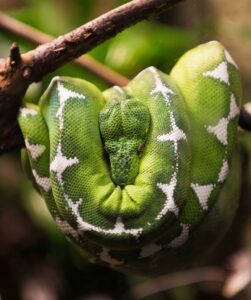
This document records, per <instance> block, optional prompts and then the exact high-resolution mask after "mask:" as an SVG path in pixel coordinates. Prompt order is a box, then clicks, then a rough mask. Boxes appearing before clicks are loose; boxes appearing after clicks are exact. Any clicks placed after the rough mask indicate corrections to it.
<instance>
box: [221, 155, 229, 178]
mask: <svg viewBox="0 0 251 300" xmlns="http://www.w3.org/2000/svg"><path fill="white" fill-rule="evenodd" d="M228 172H229V165H228V162H227V161H226V160H223V163H222V166H221V169H220V172H219V176H218V182H224V181H225V179H226V178H227V175H228Z"/></svg>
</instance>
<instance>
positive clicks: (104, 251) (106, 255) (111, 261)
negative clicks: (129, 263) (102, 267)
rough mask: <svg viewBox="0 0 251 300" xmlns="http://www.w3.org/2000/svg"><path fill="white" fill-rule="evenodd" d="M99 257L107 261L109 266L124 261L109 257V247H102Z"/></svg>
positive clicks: (120, 263)
mask: <svg viewBox="0 0 251 300" xmlns="http://www.w3.org/2000/svg"><path fill="white" fill-rule="evenodd" d="M98 255H99V258H100V259H101V260H102V261H104V262H106V263H108V264H109V265H110V266H117V265H122V264H123V263H124V262H123V261H121V260H118V259H115V258H112V257H111V254H110V253H109V249H107V248H105V247H103V248H102V252H100V253H99V254H98Z"/></svg>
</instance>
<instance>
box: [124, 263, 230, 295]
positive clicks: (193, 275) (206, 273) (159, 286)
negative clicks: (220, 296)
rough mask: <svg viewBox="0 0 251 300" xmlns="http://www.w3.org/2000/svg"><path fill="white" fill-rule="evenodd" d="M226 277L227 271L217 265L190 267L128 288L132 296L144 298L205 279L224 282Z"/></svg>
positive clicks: (204, 280)
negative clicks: (190, 268)
mask: <svg viewBox="0 0 251 300" xmlns="http://www.w3.org/2000/svg"><path fill="white" fill-rule="evenodd" d="M226 278H227V273H226V272H225V271H224V270H222V269H220V268H218V267H205V268H198V269H192V270H188V271H181V272H177V273H173V274H168V275H164V276H160V277H157V278H155V279H152V280H149V281H147V282H144V283H141V284H138V285H136V286H134V287H133V288H132V289H131V290H130V295H132V297H134V298H135V299H144V298H146V297H148V296H151V295H153V294H157V293H160V292H163V291H167V290H170V289H173V288H177V287H180V286H185V285H190V284H195V283H200V282H206V281H214V282H218V283H224V282H225V280H226ZM125 299H126V297H125Z"/></svg>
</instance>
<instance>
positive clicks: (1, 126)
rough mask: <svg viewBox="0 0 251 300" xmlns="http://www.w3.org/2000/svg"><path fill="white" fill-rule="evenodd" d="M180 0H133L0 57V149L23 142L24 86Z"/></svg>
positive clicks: (6, 149)
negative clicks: (19, 121)
mask: <svg viewBox="0 0 251 300" xmlns="http://www.w3.org/2000/svg"><path fill="white" fill-rule="evenodd" d="M180 1H182V0H133V1H131V2H129V3H127V4H125V5H122V6H120V7H118V8H116V9H114V10H111V11H109V12H108V13H106V14H104V15H102V16H100V17H98V18H96V19H94V20H93V21H91V22H88V23H86V24H85V25H83V26H81V27H79V28H77V29H75V30H73V31H72V32H70V33H68V34H65V35H63V36H60V37H58V38H57V39H55V40H53V41H52V42H49V43H46V44H43V45H41V46H39V47H38V48H36V49H34V50H32V51H29V52H27V53H24V54H22V55H21V59H20V61H19V62H18V63H16V64H14V65H13V64H12V63H11V62H12V61H13V60H12V54H11V55H10V57H9V58H7V59H5V60H0V153H2V152H6V151H9V150H12V149H15V148H18V147H21V146H22V145H23V139H22V136H21V133H20V131H19V128H18V125H17V123H16V115H17V112H18V108H19V105H20V102H21V99H22V97H23V96H24V94H25V92H26V90H27V88H28V86H29V85H30V84H31V83H32V82H36V81H39V80H41V78H42V77H43V76H45V75H47V74H48V73H49V72H52V71H54V70H56V69H57V68H59V67H60V66H62V65H63V64H65V63H66V62H69V61H71V60H73V59H75V58H77V57H79V56H80V55H82V54H84V53H86V52H87V51H89V50H91V49H93V48H94V47H96V46H97V45H99V44H100V43H102V42H104V41H105V40H107V39H109V38H111V37H113V36H115V35H116V34H117V33H118V32H120V31H122V30H124V29H125V28H127V27H129V26H131V25H134V24H136V23H137V22H139V21H141V20H144V19H147V18H148V17H149V16H151V15H153V14H157V13H159V12H162V11H163V10H165V9H167V8H169V7H171V6H172V5H174V4H176V3H178V2H180Z"/></svg>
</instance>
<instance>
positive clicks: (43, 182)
mask: <svg viewBox="0 0 251 300" xmlns="http://www.w3.org/2000/svg"><path fill="white" fill-rule="evenodd" d="M32 174H33V176H34V177H35V180H36V183H37V184H38V185H39V186H41V187H42V189H43V190H44V191H45V192H49V190H50V189H51V179H50V178H49V177H41V176H39V175H38V174H37V171H36V170H35V169H32Z"/></svg>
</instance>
